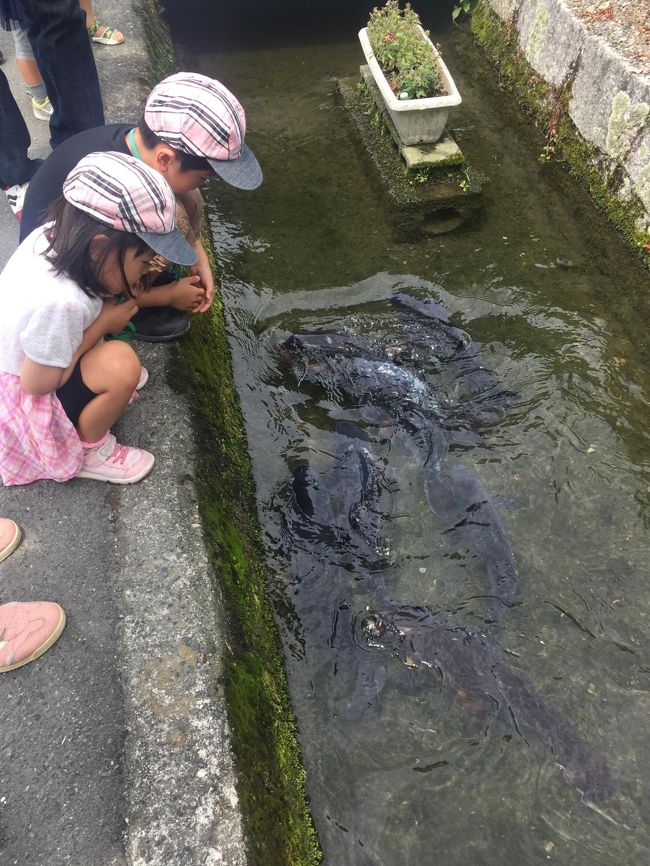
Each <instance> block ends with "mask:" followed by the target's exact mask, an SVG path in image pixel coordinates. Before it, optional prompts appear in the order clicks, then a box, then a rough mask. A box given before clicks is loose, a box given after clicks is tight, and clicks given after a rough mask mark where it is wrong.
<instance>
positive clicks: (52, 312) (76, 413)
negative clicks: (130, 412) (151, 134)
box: [0, 152, 196, 485]
mask: <svg viewBox="0 0 650 866" xmlns="http://www.w3.org/2000/svg"><path fill="white" fill-rule="evenodd" d="M154 254H159V255H161V256H164V257H165V258H166V259H168V260H169V261H171V262H175V263H177V264H183V265H185V264H193V263H194V262H195V260H196V254H195V253H194V251H193V250H192V248H191V247H190V245H189V244H188V243H187V241H185V239H184V238H183V236H182V235H181V233H180V232H179V231H178V229H177V228H176V227H175V199H174V194H173V192H172V191H171V188H170V187H169V185H168V184H167V182H166V181H165V179H164V178H163V177H162V175H161V174H159V173H158V172H155V171H153V170H152V169H150V168H149V167H148V166H146V165H145V164H144V163H142V162H139V161H138V160H136V159H134V158H133V157H131V156H127V155H125V154H118V153H111V152H104V153H92V154H89V155H88V156H86V157H84V158H83V159H82V160H81V161H80V162H79V163H78V165H77V166H76V167H75V168H74V169H73V170H72V171H71V172H70V174H69V175H68V178H67V180H66V182H65V184H64V186H63V196H62V197H61V198H59V199H58V200H57V201H56V202H55V203H54V205H53V206H52V210H51V212H50V219H49V220H48V222H47V223H46V224H45V225H44V226H42V227H41V228H38V229H36V230H35V231H34V232H32V233H31V234H30V235H29V236H28V237H27V238H26V239H25V240H24V241H23V243H22V244H21V245H20V246H19V247H18V249H17V250H16V252H15V253H14V254H13V256H12V257H11V258H10V259H9V261H8V262H7V265H6V267H5V268H4V270H3V271H2V273H1V274H0V475H1V476H2V480H3V482H4V484H6V485H11V484H27V483H29V482H31V481H36V480H37V479H41V478H51V479H54V480H55V481H67V480H68V479H70V478H73V477H78V478H93V479H96V480H98V481H109V482H112V483H114V484H130V483H134V482H136V481H140V480H141V479H142V478H144V477H145V475H147V474H148V473H149V472H150V471H151V468H152V466H153V463H154V457H153V455H152V454H149V453H148V452H147V451H143V450H141V449H139V448H132V447H128V446H125V445H118V444H117V442H116V440H115V437H114V436H113V435H112V434H111V433H110V427H111V425H112V424H113V423H114V422H115V421H117V419H118V418H119V417H120V416H121V415H122V413H123V411H124V409H125V408H126V406H127V404H128V402H129V400H130V398H131V395H132V394H133V391H134V389H135V387H136V385H137V384H138V381H139V379H140V376H141V372H142V368H141V366H140V362H139V360H138V358H137V355H136V354H135V352H134V351H133V349H132V348H131V347H130V346H129V345H128V344H126V343H123V342H121V341H118V340H115V341H110V342H104V341H103V338H104V336H105V335H106V334H109V333H114V332H119V331H120V330H122V328H123V327H124V325H125V324H126V323H127V322H128V320H129V319H130V318H131V316H132V315H133V314H134V313H135V312H136V311H137V309H138V307H137V294H138V291H140V286H141V284H140V281H141V279H142V277H143V275H144V274H145V273H146V272H147V269H148V263H149V261H150V259H151V258H152V257H153V256H154Z"/></svg>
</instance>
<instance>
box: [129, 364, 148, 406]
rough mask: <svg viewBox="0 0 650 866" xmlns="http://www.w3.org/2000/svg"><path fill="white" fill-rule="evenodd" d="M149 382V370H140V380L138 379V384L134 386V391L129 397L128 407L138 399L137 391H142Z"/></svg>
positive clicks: (144, 368)
mask: <svg viewBox="0 0 650 866" xmlns="http://www.w3.org/2000/svg"><path fill="white" fill-rule="evenodd" d="M148 381H149V370H147V368H146V367H141V368H140V378H139V379H138V384H137V385H136V386H135V391H134V392H133V394H131V396H130V397H129V406H130V405H131V403H135V401H136V400H137V399H138V398H139V396H140V395H139V394H138V391H142V389H143V388H144V386H145V385H146V384H147V382H148Z"/></svg>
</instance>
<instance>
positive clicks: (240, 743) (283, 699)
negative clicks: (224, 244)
mask: <svg viewBox="0 0 650 866" xmlns="http://www.w3.org/2000/svg"><path fill="white" fill-rule="evenodd" d="M206 226H207V224H206ZM203 242H204V246H205V247H206V250H207V251H208V255H209V256H210V258H211V260H212V262H213V272H214V273H217V270H216V268H215V267H214V248H213V246H212V239H211V237H210V236H209V234H208V232H207V228H206V230H204V237H203ZM176 358H177V365H176V372H177V373H180V375H176V376H175V384H178V383H179V382H180V383H182V388H183V390H184V391H185V392H186V393H187V394H188V395H189V398H190V401H191V405H192V410H193V415H194V424H195V429H196V434H197V441H198V442H199V443H200V444H199V460H200V465H199V466H198V467H197V468H198V471H197V482H198V483H197V487H198V496H199V505H200V509H201V514H202V519H203V523H204V531H205V535H206V539H207V542H208V547H209V551H210V556H211V560H212V563H213V565H214V568H215V574H216V575H217V579H218V584H219V590H220V592H221V594H222V596H223V598H224V604H225V609H226V614H227V617H228V628H229V632H230V634H231V636H232V642H231V645H230V646H229V651H228V653H227V654H226V656H225V659H224V670H225V675H224V686H225V691H226V698H227V704H228V712H229V716H230V720H231V725H232V730H233V748H234V751H235V755H236V758H237V769H238V778H239V786H238V790H239V796H240V800H241V804H242V810H243V814H244V818H245V822H246V827H247V835H248V838H249V862H250V864H251V866H253V864H255V866H268V864H275V863H278V864H280V863H281V864H283V866H285V864H286V866H311V864H318V863H320V862H321V860H322V854H321V850H320V846H319V843H318V838H317V835H316V831H315V829H314V826H313V822H312V819H311V815H310V812H309V806H308V800H307V795H306V791H305V771H304V768H303V766H302V760H301V754H300V747H299V744H298V739H297V728H296V722H295V718H294V715H293V711H292V709H291V703H290V700H289V693H288V688H287V682H286V675H285V670H284V660H283V653H282V647H281V643H280V638H279V634H278V629H277V626H276V623H275V621H274V619H273V613H272V608H271V602H270V593H269V585H268V580H267V572H266V566H265V559H264V550H263V546H262V543H261V535H260V528H259V525H258V521H257V511H256V502H255V488H254V482H253V478H252V473H251V466H250V460H249V456H248V452H247V443H246V436H245V431H244V423H243V418H242V414H241V408H240V405H239V398H238V395H237V391H236V387H235V383H234V378H233V374H232V367H231V358H230V348H229V345H228V338H227V334H226V327H225V320H224V311H223V306H222V304H221V301H220V300H219V299H218V298H217V299H216V300H215V303H214V304H213V306H212V308H211V309H210V310H209V311H208V312H207V313H205V314H203V315H201V316H195V317H193V322H192V328H191V330H190V333H189V334H188V336H187V337H186V338H184V340H183V343H182V346H181V347H180V349H179V351H178V353H177V354H176Z"/></svg>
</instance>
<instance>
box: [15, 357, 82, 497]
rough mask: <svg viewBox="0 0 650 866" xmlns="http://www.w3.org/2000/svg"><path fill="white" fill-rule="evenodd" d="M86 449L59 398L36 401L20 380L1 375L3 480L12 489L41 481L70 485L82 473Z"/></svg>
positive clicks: (47, 395)
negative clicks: (66, 482)
mask: <svg viewBox="0 0 650 866" xmlns="http://www.w3.org/2000/svg"><path fill="white" fill-rule="evenodd" d="M82 462H83V448H82V447H81V441H80V439H79V436H78V434H77V431H76V430H75V428H74V426H73V424H72V422H71V421H70V419H69V418H68V416H67V415H66V414H65V412H64V410H63V406H62V405H61V403H60V402H59V398H58V397H57V396H56V394H45V395H43V396H42V397H33V396H32V395H31V394H26V393H25V391H23V389H22V388H21V387H20V378H19V377H18V376H14V375H12V374H11V373H2V372H0V476H2V481H3V483H4V484H5V485H6V486H7V487H9V486H10V485H12V484H29V483H30V482H32V481H38V480H39V479H41V478H51V479H52V480H54V481H68V479H70V478H74V476H75V475H76V474H77V473H78V472H79V470H80V469H81V464H82Z"/></svg>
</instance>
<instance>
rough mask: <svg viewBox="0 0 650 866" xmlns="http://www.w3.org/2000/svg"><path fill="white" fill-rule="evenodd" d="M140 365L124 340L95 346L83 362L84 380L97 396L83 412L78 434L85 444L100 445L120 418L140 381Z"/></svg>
mask: <svg viewBox="0 0 650 866" xmlns="http://www.w3.org/2000/svg"><path fill="white" fill-rule="evenodd" d="M140 369H141V366H140V361H139V360H138V356H137V355H136V354H135V352H134V351H133V349H132V348H131V347H130V346H129V345H128V344H127V343H123V342H122V341H121V340H111V341H110V342H108V343H102V345H100V346H95V348H94V349H91V350H90V351H89V352H86V354H85V355H84V356H83V357H82V359H81V375H82V378H83V380H84V382H85V384H86V385H87V387H88V388H90V390H91V391H94V392H95V394H97V396H96V397H95V399H94V400H91V401H90V403H88V404H87V405H86V406H84V408H83V409H82V410H81V414H80V415H79V421H78V423H77V431H78V433H79V437H80V438H81V439H82V440H84V441H86V442H97V440H98V439H101V438H102V436H103V435H104V434H105V433H106V432H107V431H108V430H110V428H111V425H112V424H114V423H115V421H117V419H118V418H120V417H121V415H122V413H123V412H124V410H125V409H126V407H127V404H128V402H129V399H130V397H131V395H132V394H133V391H134V390H135V386H136V385H137V384H138V379H139V378H140Z"/></svg>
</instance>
